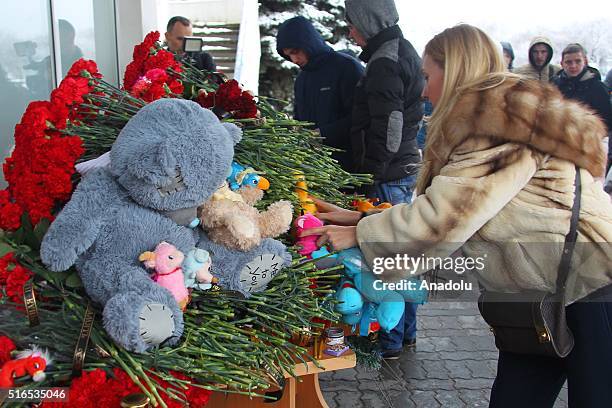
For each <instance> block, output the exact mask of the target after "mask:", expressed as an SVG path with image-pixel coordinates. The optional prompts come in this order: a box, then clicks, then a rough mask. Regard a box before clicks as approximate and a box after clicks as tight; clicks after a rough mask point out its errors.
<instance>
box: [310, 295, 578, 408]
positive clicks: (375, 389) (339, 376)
mask: <svg viewBox="0 0 612 408" xmlns="http://www.w3.org/2000/svg"><path fill="white" fill-rule="evenodd" d="M417 327H418V330H419V331H418V336H417V349H416V351H409V350H406V351H404V353H403V355H402V357H401V358H400V359H399V360H395V361H389V362H388V363H386V362H383V367H382V369H381V370H380V371H378V372H377V371H370V372H368V371H366V370H365V369H360V368H356V369H351V370H341V371H337V372H333V373H329V374H322V375H321V376H320V384H321V389H322V391H323V395H324V396H325V399H326V401H327V403H328V404H329V406H330V407H340V408H344V407H350V408H360V407H363V408H378V407H396V408H409V407H416V408H429V407H444V408H451V407H453V408H454V407H487V406H488V404H489V392H490V389H491V385H492V384H493V379H494V377H495V372H496V367H497V349H496V348H495V344H494V340H493V336H492V335H491V333H490V331H489V329H488V326H487V325H486V324H485V322H484V321H483V320H482V318H481V317H480V314H479V313H478V308H477V306H476V304H475V303H474V302H469V303H468V302H432V303H429V304H427V305H425V306H422V307H421V308H419V312H418V326H417ZM566 401H567V390H566V389H565V388H564V389H563V390H562V392H561V394H560V396H559V398H558V400H557V403H556V404H555V408H565V407H567V402H566Z"/></svg>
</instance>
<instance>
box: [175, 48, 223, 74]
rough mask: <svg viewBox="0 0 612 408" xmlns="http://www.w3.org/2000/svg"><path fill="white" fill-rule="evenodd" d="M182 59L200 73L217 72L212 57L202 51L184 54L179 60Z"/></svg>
mask: <svg viewBox="0 0 612 408" xmlns="http://www.w3.org/2000/svg"><path fill="white" fill-rule="evenodd" d="M183 59H185V60H188V61H189V62H191V63H192V64H193V65H195V66H196V68H198V69H199V70H200V71H208V72H215V71H216V70H217V66H216V65H215V61H214V60H213V57H212V55H210V54H209V53H207V52H204V51H200V52H190V53H185V54H183V55H182V56H181V57H180V60H183Z"/></svg>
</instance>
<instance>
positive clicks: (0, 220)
mask: <svg viewBox="0 0 612 408" xmlns="http://www.w3.org/2000/svg"><path fill="white" fill-rule="evenodd" d="M22 213H23V211H22V210H21V207H19V205H17V204H15V203H13V202H11V200H10V197H9V192H8V190H0V229H3V230H7V231H14V230H16V229H18V228H19V227H20V226H21V214H22Z"/></svg>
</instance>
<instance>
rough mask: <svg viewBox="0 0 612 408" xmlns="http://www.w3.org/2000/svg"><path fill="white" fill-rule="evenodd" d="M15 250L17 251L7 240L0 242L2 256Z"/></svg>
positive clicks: (0, 256) (0, 255) (0, 254)
mask: <svg viewBox="0 0 612 408" xmlns="http://www.w3.org/2000/svg"><path fill="white" fill-rule="evenodd" d="M14 251H15V248H13V247H12V246H11V245H9V244H7V243H6V242H0V258H2V257H3V256H4V255H6V254H8V253H9V252H14Z"/></svg>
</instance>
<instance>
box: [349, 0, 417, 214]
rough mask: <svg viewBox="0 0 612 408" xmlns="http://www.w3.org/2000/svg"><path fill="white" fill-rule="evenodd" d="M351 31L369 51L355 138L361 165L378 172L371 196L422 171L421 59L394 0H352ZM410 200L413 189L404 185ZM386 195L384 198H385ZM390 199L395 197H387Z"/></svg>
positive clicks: (359, 88)
mask: <svg viewBox="0 0 612 408" xmlns="http://www.w3.org/2000/svg"><path fill="white" fill-rule="evenodd" d="M346 16H347V20H348V21H349V27H350V29H351V36H352V37H353V39H355V42H356V43H357V45H359V46H361V48H362V49H363V52H362V53H361V55H360V56H359V58H361V60H363V61H364V62H366V63H367V66H366V74H365V77H364V78H363V80H362V81H360V83H359V84H358V86H357V90H356V93H355V106H354V109H353V124H352V128H351V139H352V143H353V156H354V165H355V170H356V171H357V172H359V173H370V174H373V175H374V181H375V185H374V186H372V187H373V188H370V189H369V191H366V195H368V196H370V197H371V196H373V195H376V189H380V188H379V187H381V186H382V185H398V184H408V187H410V188H411V184H413V183H412V182H410V181H406V183H404V182H401V180H404V179H406V178H409V177H412V176H414V175H415V174H416V172H417V167H418V166H417V165H418V163H419V162H420V156H419V152H418V146H417V141H416V134H417V131H418V127H419V122H420V121H421V118H422V117H423V103H422V102H421V92H422V90H423V84H424V80H423V74H422V73H421V67H420V64H421V59H420V58H419V56H418V54H417V52H416V51H415V49H414V47H413V46H412V44H410V42H408V40H406V39H405V38H404V37H403V35H402V30H401V29H400V28H399V26H398V25H397V22H398V19H399V16H398V14H397V10H396V9H395V3H394V2H393V0H384V1H380V2H369V1H367V0H347V1H346ZM402 191H403V195H404V199H401V200H400V199H392V200H391V201H390V202H392V203H393V201H410V197H411V195H412V192H411V191H410V192H408V191H406V190H405V189H402ZM379 198H384V197H379ZM386 201H389V200H386Z"/></svg>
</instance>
